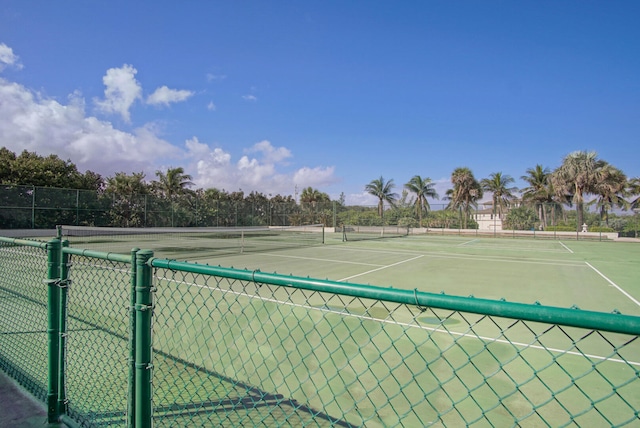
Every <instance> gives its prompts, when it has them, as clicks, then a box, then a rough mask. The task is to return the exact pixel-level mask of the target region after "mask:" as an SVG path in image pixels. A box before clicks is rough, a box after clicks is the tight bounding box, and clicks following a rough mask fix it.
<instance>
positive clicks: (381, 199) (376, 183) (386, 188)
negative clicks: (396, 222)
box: [364, 176, 398, 218]
mask: <svg viewBox="0 0 640 428" xmlns="http://www.w3.org/2000/svg"><path fill="white" fill-rule="evenodd" d="M394 187H395V184H393V179H391V180H389V181H386V182H385V180H384V178H383V177H382V176H380V178H378V179H375V180H372V181H371V183H369V184H367V185H366V186H365V187H364V190H366V191H367V193H369V194H370V195H373V196H375V197H376V198H378V215H379V216H380V218H382V216H383V214H384V203H385V202H388V203H389V205H391V206H395V204H396V199H398V194H397V193H393V192H392V190H393V188H394Z"/></svg>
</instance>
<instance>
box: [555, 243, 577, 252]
mask: <svg viewBox="0 0 640 428" xmlns="http://www.w3.org/2000/svg"><path fill="white" fill-rule="evenodd" d="M558 242H560V245H562V246H563V247H564V248H565V249H566V250H567V251H568V252H570V253H571V254H573V251H572V250H571V248H569V247H567V246H566V245H564V244H563V243H562V241H558Z"/></svg>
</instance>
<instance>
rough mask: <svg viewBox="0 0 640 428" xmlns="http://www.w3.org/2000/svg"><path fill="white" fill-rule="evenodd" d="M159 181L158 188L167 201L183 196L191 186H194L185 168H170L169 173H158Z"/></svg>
mask: <svg viewBox="0 0 640 428" xmlns="http://www.w3.org/2000/svg"><path fill="white" fill-rule="evenodd" d="M156 176H157V177H158V181H157V182H156V183H155V184H156V187H157V188H158V190H159V191H160V193H162V194H163V195H164V196H165V197H166V198H167V199H169V200H173V198H174V197H175V196H177V195H183V194H185V193H186V191H187V190H188V189H187V188H188V187H189V186H193V183H192V182H191V176H190V175H189V174H185V173H184V168H182V167H178V168H169V169H167V173H166V174H165V173H163V172H162V171H156Z"/></svg>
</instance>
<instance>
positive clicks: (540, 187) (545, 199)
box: [520, 164, 553, 227]
mask: <svg viewBox="0 0 640 428" xmlns="http://www.w3.org/2000/svg"><path fill="white" fill-rule="evenodd" d="M550 175H551V171H550V170H549V168H547V167H543V166H542V165H540V164H538V165H536V166H535V168H528V169H527V171H526V175H523V176H521V177H520V178H521V179H522V180H524V181H526V182H527V184H529V186H527V187H525V188H524V189H522V200H523V201H524V202H525V203H528V204H531V205H534V206H535V208H536V212H537V214H538V219H539V220H540V222H541V223H542V225H543V227H546V226H547V211H546V209H545V207H546V206H547V204H550V203H552V202H553V189H552V187H551V182H550V181H549V176H550Z"/></svg>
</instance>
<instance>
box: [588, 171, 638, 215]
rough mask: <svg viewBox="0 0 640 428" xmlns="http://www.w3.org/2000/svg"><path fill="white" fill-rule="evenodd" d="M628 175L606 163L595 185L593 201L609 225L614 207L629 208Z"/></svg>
mask: <svg viewBox="0 0 640 428" xmlns="http://www.w3.org/2000/svg"><path fill="white" fill-rule="evenodd" d="M627 183H628V182H627V176H626V175H624V173H623V172H622V171H621V170H619V169H618V168H616V167H614V166H613V165H610V164H605V165H604V166H603V167H602V169H601V171H600V174H599V176H598V180H597V181H596V183H595V185H594V187H593V194H595V195H596V199H594V200H593V201H592V202H591V203H595V204H596V207H598V208H599V209H600V218H601V219H604V221H605V223H606V225H607V226H608V225H609V211H611V210H612V209H613V208H616V207H619V208H628V206H629V205H630V204H629V203H628V202H627V201H626V200H625V199H624V196H625V194H626V187H627Z"/></svg>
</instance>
